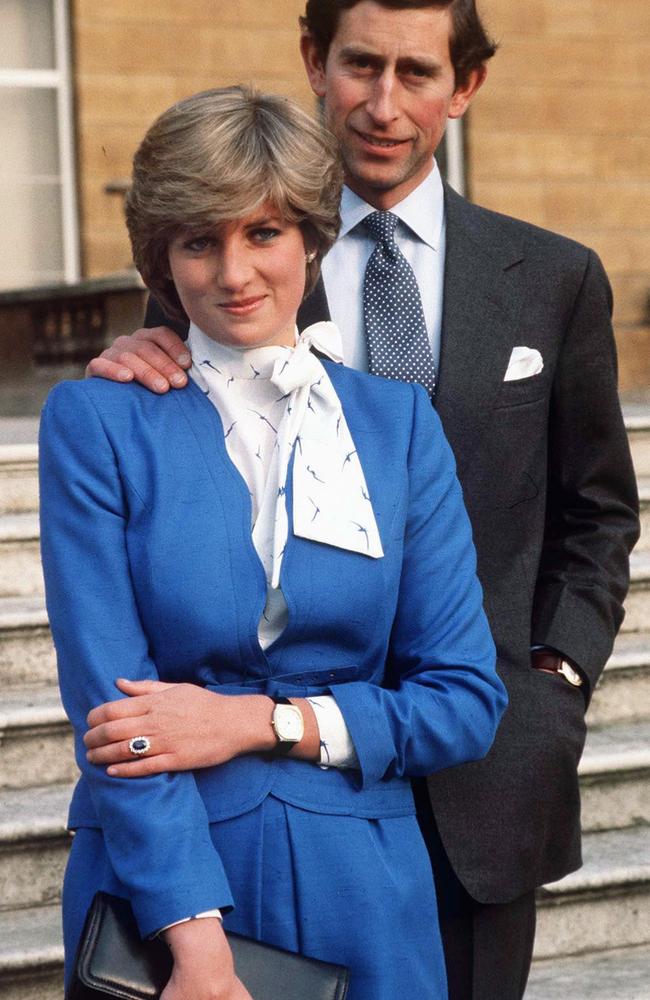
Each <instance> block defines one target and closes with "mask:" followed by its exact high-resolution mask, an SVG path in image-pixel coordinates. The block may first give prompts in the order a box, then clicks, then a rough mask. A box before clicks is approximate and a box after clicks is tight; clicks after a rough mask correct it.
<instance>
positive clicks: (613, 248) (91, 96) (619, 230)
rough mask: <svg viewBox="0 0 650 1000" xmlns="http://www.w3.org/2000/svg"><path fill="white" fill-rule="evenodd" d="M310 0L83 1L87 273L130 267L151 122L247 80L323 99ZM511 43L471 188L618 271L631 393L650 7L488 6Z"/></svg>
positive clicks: (471, 126) (77, 69)
mask: <svg viewBox="0 0 650 1000" xmlns="http://www.w3.org/2000/svg"><path fill="white" fill-rule="evenodd" d="M303 8H304V0H263V2H262V0H230V2H228V3H223V2H221V0H139V2H137V3H134V2H133V0H111V2H110V3H109V4H98V3H96V0H73V28H74V38H73V51H74V73H75V92H76V109H77V123H78V157H79V195H80V210H81V225H82V250H83V270H84V274H85V275H86V276H93V275H99V274H106V273H108V272H111V271H116V270H121V269H122V268H124V267H125V266H128V264H129V261H130V253H129V246H128V241H127V238H126V234H125V230H124V223H123V214H122V198H121V195H120V193H119V191H117V192H116V193H112V194H111V193H107V192H106V190H105V187H106V185H107V184H110V183H111V182H113V181H120V180H124V179H125V178H127V177H128V175H129V169H130V158H131V155H132V153H133V150H134V149H135V147H136V145H137V143H138V141H139V139H140V138H141V136H142V134H143V133H144V131H145V129H146V127H147V126H148V124H149V123H150V122H151V121H152V119H153V117H154V116H155V115H156V114H157V113H158V112H160V111H162V110H163V109H164V108H165V107H167V106H168V105H169V104H171V103H172V102H173V101H174V100H177V99H178V98H180V97H183V96H184V95H187V94H190V93H193V92H195V91H197V90H201V89H204V88H206V87H210V86H219V85H225V84H230V83H235V82H238V81H241V80H244V81H251V82H255V83H256V84H258V85H259V86H260V87H262V88H263V89H267V90H271V91H275V92H278V93H286V94H289V95H291V96H293V97H295V98H297V99H298V100H299V101H300V102H301V103H302V104H303V105H304V106H305V107H308V108H309V107H313V104H312V101H311V95H310V92H309V89H308V87H307V84H306V81H305V78H304V74H303V71H302V66H301V63H300V60H299V57H298V51H297V40H298V29H297V19H298V16H299V14H300V13H301V11H302V10H303ZM483 10H484V14H485V16H486V20H487V22H488V24H489V26H490V28H491V30H492V32H493V34H494V35H495V36H496V37H497V39H498V40H499V41H500V43H501V50H500V51H499V52H498V53H497V56H496V57H495V59H494V60H493V62H492V64H491V66H490V73H489V77H488V82H487V84H486V86H485V87H484V89H483V90H482V91H481V93H480V94H479V96H478V98H477V100H476V103H475V105H474V108H473V110H472V112H471V116H470V117H469V119H468V123H467V145H468V176H469V183H470V195H471V197H473V198H474V199H475V200H476V201H478V202H480V203H481V204H485V205H488V206H489V207H492V208H495V209H496V210H498V211H502V212H506V213H508V214H512V215H515V216H518V217H520V218H523V219H528V220H530V221H532V222H535V223H537V224H539V225H542V226H546V227H548V228H551V229H555V230H557V231H559V232H562V233H565V234H567V235H569V236H572V237H574V238H575V239H578V240H580V241H582V242H585V243H587V244H589V245H590V246H593V247H594V248H595V249H596V250H597V251H598V252H599V253H600V255H601V256H602V258H603V261H604V263H605V266H606V268H607V270H608V273H609V274H610V277H611V279H612V285H613V288H614V295H615V302H616V310H615V324H616V332H617V338H618V342H619V352H620V357H621V383H622V386H623V387H624V388H635V387H648V386H650V304H649V301H650V117H649V116H648V114H647V92H648V88H649V87H650V4H649V3H648V0H618V2H612V0H527V2H526V3H522V2H521V0H483Z"/></svg>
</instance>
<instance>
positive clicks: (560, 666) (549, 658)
mask: <svg viewBox="0 0 650 1000" xmlns="http://www.w3.org/2000/svg"><path fill="white" fill-rule="evenodd" d="M531 660H532V664H533V667H534V668H535V670H545V671H547V672H548V673H551V674H562V676H563V677H564V679H565V680H566V681H568V682H569V684H571V685H572V686H573V687H577V688H579V687H582V685H583V684H584V681H583V679H582V677H581V676H580V674H579V673H578V671H577V670H576V669H575V667H572V666H571V664H570V663H567V661H566V660H563V659H562V657H561V656H560V654H559V653H553V652H551V650H548V649H534V650H533V651H532V653H531Z"/></svg>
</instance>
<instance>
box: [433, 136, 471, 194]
mask: <svg viewBox="0 0 650 1000" xmlns="http://www.w3.org/2000/svg"><path fill="white" fill-rule="evenodd" d="M463 122H464V119H463V118H450V119H449V121H448V122H447V130H446V132H445V137H444V139H443V141H442V142H441V143H440V147H439V149H438V152H437V153H436V160H437V161H438V165H439V167H440V172H441V173H442V176H443V177H444V178H445V180H446V181H447V182H448V183H449V184H451V186H452V187H453V189H454V190H455V191H458V194H463V195H464V194H465V149H464V142H463Z"/></svg>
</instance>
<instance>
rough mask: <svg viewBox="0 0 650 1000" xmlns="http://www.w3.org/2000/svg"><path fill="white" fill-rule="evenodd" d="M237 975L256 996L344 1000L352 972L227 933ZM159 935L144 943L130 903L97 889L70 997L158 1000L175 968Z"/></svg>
mask: <svg viewBox="0 0 650 1000" xmlns="http://www.w3.org/2000/svg"><path fill="white" fill-rule="evenodd" d="M227 937H228V943H229V944H230V947H231V948H232V953H233V956H234V959H235V969H236V970H237V975H238V976H239V978H240V979H241V981H242V982H243V984H244V985H245V987H246V989H247V990H248V992H249V993H250V994H251V996H252V997H254V1000H345V997H346V994H347V992H348V982H349V973H348V970H347V969H346V968H345V967H344V966H342V965H331V964H329V963H328V962H320V961H318V960H317V959H315V958H305V956H304V955H295V954H293V952H289V951H283V950H282V949H281V948H274V947H273V946H272V945H268V944H262V943H261V942H259V941H253V940H251V939H250V938H246V937H241V936H240V935H239V934H228V935H227ZM172 964H173V963H172V956H171V952H170V950H169V948H168V947H167V945H166V944H165V942H164V941H162V940H161V939H160V938H154V939H153V940H152V941H143V940H142V939H141V938H140V935H139V932H138V928H137V925H136V922H135V918H134V916H133V911H132V909H131V906H130V904H129V903H128V902H127V900H125V899H120V898H118V897H117V896H109V895H108V894H107V893H105V892H98V893H97V895H96V896H95V898H94V900H93V902H92V905H91V907H90V910H89V911H88V916H87V918H86V923H85V925H84V929H83V933H82V935H81V941H80V944H79V950H78V952H77V960H76V962H75V968H74V972H73V976H72V981H71V983H70V985H69V987H68V990H67V992H66V1000H101V998H102V997H103V998H106V997H118V998H119V1000H156V998H157V997H159V996H160V994H161V993H162V991H163V989H164V988H165V986H166V984H167V981H168V980H169V977H170V975H171V971H172Z"/></svg>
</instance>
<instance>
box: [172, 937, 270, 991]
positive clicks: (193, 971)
mask: <svg viewBox="0 0 650 1000" xmlns="http://www.w3.org/2000/svg"><path fill="white" fill-rule="evenodd" d="M163 935H164V937H165V940H166V942H167V944H168V945H169V947H170V949H171V952H172V955H173V957H174V968H173V970H172V974H171V978H170V980H169V982H168V983H167V985H166V986H165V989H164V990H163V991H162V993H161V995H160V1000H253V998H252V997H251V995H250V993H249V992H248V990H247V989H246V987H245V986H244V985H243V983H242V982H241V981H240V980H239V979H238V978H237V975H236V973H235V968H234V964H233V958H232V952H231V950H230V946H229V944H228V941H227V939H226V935H225V934H224V931H223V927H222V925H221V921H220V920H218V919H217V918H216V917H215V918H212V917H206V918H203V919H201V920H190V921H189V922H188V923H184V924H176V926H174V927H169V928H168V929H167V930H166V931H163Z"/></svg>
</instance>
